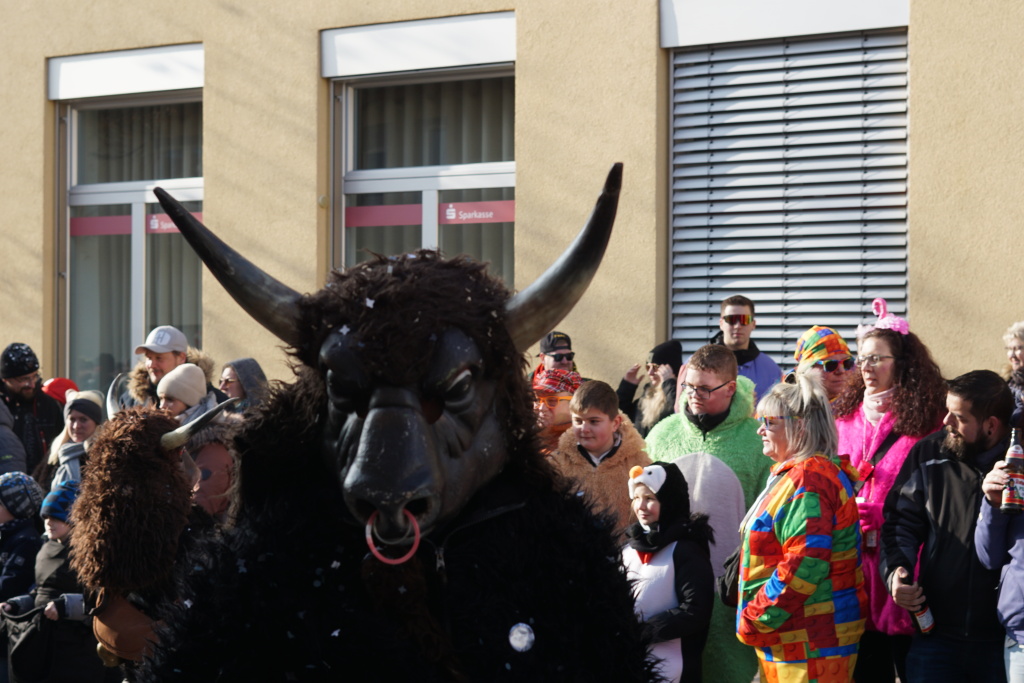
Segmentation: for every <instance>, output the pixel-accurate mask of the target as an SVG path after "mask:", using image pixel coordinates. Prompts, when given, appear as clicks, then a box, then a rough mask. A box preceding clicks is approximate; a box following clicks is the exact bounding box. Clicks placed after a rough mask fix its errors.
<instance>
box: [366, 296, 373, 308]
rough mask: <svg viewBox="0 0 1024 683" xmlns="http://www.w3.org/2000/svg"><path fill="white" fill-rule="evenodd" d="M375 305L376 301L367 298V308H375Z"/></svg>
mask: <svg viewBox="0 0 1024 683" xmlns="http://www.w3.org/2000/svg"><path fill="white" fill-rule="evenodd" d="M373 304H374V301H373V299H371V298H369V297H367V298H366V307H367V308H373Z"/></svg>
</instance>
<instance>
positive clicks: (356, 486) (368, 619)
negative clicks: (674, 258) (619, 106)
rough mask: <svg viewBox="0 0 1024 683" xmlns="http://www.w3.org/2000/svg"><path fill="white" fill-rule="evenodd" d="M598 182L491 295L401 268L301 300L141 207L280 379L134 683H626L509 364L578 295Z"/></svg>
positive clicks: (596, 543)
mask: <svg viewBox="0 0 1024 683" xmlns="http://www.w3.org/2000/svg"><path fill="white" fill-rule="evenodd" d="M621 178H622V167H621V164H616V165H615V166H614V167H613V168H612V170H611V172H610V173H609V175H608V178H607V181H606V183H605V187H604V191H603V192H602V194H601V196H600V198H599V199H598V201H597V205H596V207H595V209H594V211H593V213H592V215H591V217H590V220H589V221H588V223H587V225H586V226H585V227H584V229H583V230H582V231H581V233H580V234H579V236H578V237H577V238H576V240H575V241H574V242H573V244H572V245H571V246H570V247H569V249H568V250H567V251H566V252H565V253H564V254H563V255H562V256H561V257H560V258H559V259H558V260H557V261H556V262H555V264H554V265H553V266H551V267H550V268H549V269H548V271H547V272H546V273H544V275H542V276H541V277H540V278H538V280H537V281H536V282H534V283H533V284H532V285H531V286H530V287H528V288H527V289H525V290H524V291H522V292H520V293H519V294H516V295H515V296H511V295H510V294H509V292H508V290H507V289H506V288H505V286H504V285H503V284H502V283H501V282H500V281H498V280H496V279H495V278H493V277H491V276H489V275H488V274H487V273H486V269H485V266H483V265H481V264H479V263H477V262H474V261H472V260H471V259H469V258H467V257H456V258H453V259H450V260H446V259H444V258H442V257H441V256H440V254H438V253H437V252H434V251H425V250H421V251H418V252H415V253H412V254H405V255H401V256H397V257H394V256H393V257H382V256H379V257H376V258H374V259H372V260H370V261H369V262H366V263H362V264H359V265H357V266H353V267H352V268H349V269H348V270H346V271H344V272H341V271H335V272H333V273H332V274H331V277H330V278H329V281H328V283H327V285H326V287H324V288H323V289H322V290H320V291H318V292H316V293H313V294H308V295H301V294H299V293H297V292H295V291H294V290H292V289H290V288H289V287H287V286H286V285H284V284H282V283H280V282H279V281H277V280H275V279H274V278H272V277H270V276H269V275H267V274H266V273H264V272H263V271H261V270H260V269H258V268H257V267H256V266H254V265H253V264H252V263H250V262H249V261H247V260H246V259H245V258H244V257H242V256H241V255H240V254H239V253H238V252H236V251H234V250H233V249H232V248H231V247H229V246H227V245H226V244H225V243H224V242H222V241H221V240H220V239H218V238H217V237H216V236H214V235H213V234H212V233H211V232H210V231H209V230H208V229H207V228H205V227H204V226H203V225H202V224H201V223H199V222H198V221H197V220H196V219H195V218H194V217H193V216H192V215H191V214H190V213H188V212H187V211H186V210H185V209H184V208H183V207H182V206H181V205H180V204H178V202H176V201H175V200H174V199H173V198H172V197H170V195H168V194H167V193H166V192H164V191H163V190H161V189H157V190H155V193H156V195H157V198H158V199H159V201H160V203H161V204H162V205H163V207H164V210H165V211H166V212H167V213H168V215H169V216H170V217H171V218H172V220H173V221H174V222H175V224H176V225H177V226H178V228H179V230H180V231H181V233H182V234H183V235H184V236H185V238H186V239H187V240H188V242H189V244H191V245H192V247H193V249H194V250H195V251H196V253H197V254H198V255H199V257H200V258H201V259H202V260H203V261H204V262H205V263H206V265H207V267H209V269H210V271H211V272H212V273H213V274H214V276H215V277H216V278H217V279H218V280H219V281H220V283H221V284H222V285H223V286H224V287H225V289H226V290H227V291H228V292H229V293H230V294H231V296H232V297H233V298H234V299H235V300H236V301H237V302H238V303H239V304H240V305H241V306H242V307H243V308H244V309H245V310H246V311H247V312H248V313H249V314H250V315H251V316H252V317H253V318H255V319H256V320H257V321H258V322H259V323H260V324H261V325H263V326H264V327H266V328H267V329H268V330H270V331H271V332H272V333H273V334H275V335H276V336H277V337H278V338H280V339H281V340H282V341H284V342H285V343H286V344H287V345H288V347H289V352H290V353H291V355H292V356H293V357H294V358H295V360H296V361H297V364H296V366H295V372H296V376H297V379H296V381H295V382H294V383H292V384H289V385H281V386H279V387H278V388H277V389H276V390H275V391H274V392H273V393H272V396H271V397H270V399H269V400H268V401H267V402H265V403H264V404H263V405H262V406H260V408H259V409H258V410H257V411H256V412H255V413H254V414H252V415H251V416H250V418H249V419H248V422H247V425H246V427H245V428H244V429H243V431H242V433H241V434H240V435H239V436H238V437H237V439H236V443H235V446H236V449H237V450H238V452H239V457H240V461H241V465H240V470H239V487H238V499H237V501H236V503H235V525H234V527H233V528H232V529H229V530H228V531H226V532H225V534H224V536H223V540H222V541H221V542H220V546H219V547H217V548H213V549H211V551H210V559H209V561H208V563H207V564H206V565H204V566H203V567H202V571H201V572H197V575H196V576H194V577H193V579H192V580H191V582H190V586H189V588H188V589H187V590H186V595H187V600H186V601H182V603H180V604H184V602H187V609H180V610H179V612H178V613H177V614H176V615H170V616H169V618H168V623H169V629H168V631H167V632H166V633H165V634H164V635H163V636H162V637H161V643H160V646H159V647H158V648H157V650H158V652H157V655H156V658H155V660H154V661H153V662H151V664H150V669H149V671H150V673H151V675H153V678H154V680H156V679H159V680H183V681H184V680H204V679H207V678H212V677H218V678H217V679H218V680H246V676H252V675H257V674H259V675H262V676H263V677H264V679H265V680H269V679H270V678H274V677H277V676H280V677H281V678H282V679H285V680H333V679H332V676H337V675H338V673H339V668H340V670H342V671H345V672H357V673H361V674H362V675H363V676H371V675H372V676H373V677H374V678H376V679H377V680H404V678H405V677H415V678H416V679H417V680H499V679H505V680H542V679H546V678H552V677H556V676H557V677H558V678H559V679H561V680H575V679H577V678H579V679H581V680H582V679H585V680H590V679H593V678H595V677H598V678H602V677H607V676H609V675H611V676H613V677H615V678H617V679H621V680H646V679H647V678H648V677H649V676H650V673H651V672H650V666H649V664H647V663H646V662H645V652H646V647H645V643H644V639H643V637H642V635H641V632H640V629H639V626H638V624H637V622H636V620H635V618H634V616H633V613H632V598H631V594H630V590H629V586H628V583H627V582H626V581H625V578H624V576H623V575H622V572H621V571H620V569H619V566H618V554H617V549H616V548H615V545H614V541H613V540H612V538H611V533H610V524H609V522H608V520H605V519H603V518H601V517H599V516H596V515H595V514H594V513H593V512H592V511H590V510H589V509H588V508H586V506H585V503H583V502H582V500H581V499H579V498H577V497H574V496H570V495H568V494H567V493H566V490H565V489H564V487H563V485H562V484H561V483H560V482H557V481H556V479H555V477H554V475H553V473H552V471H551V470H550V469H549V466H548V465H547V463H546V461H545V460H544V458H543V456H541V455H540V453H539V451H538V450H537V447H536V443H535V429H536V428H535V420H534V417H533V413H532V410H531V392H530V388H529V385H528V383H527V381H526V379H525V369H526V367H525V360H524V358H523V352H524V351H526V350H527V349H528V348H529V347H530V346H531V345H532V344H533V343H535V342H536V341H537V340H539V339H540V338H541V337H542V336H543V335H544V334H546V333H547V332H548V331H550V330H551V329H552V328H553V327H554V326H555V324H557V323H558V322H559V321H560V320H561V319H562V318H563V317H564V316H565V315H566V314H567V313H568V312H569V311H570V310H571V309H572V307H573V306H574V305H575V303H576V302H577V301H578V300H579V299H580V297H581V296H582V295H583V293H584V291H585V289H586V287H587V286H588V284H589V282H590V280H591V279H592V277H593V276H594V274H595V272H596V270H597V267H598V265H599V264H600V262H601V259H602V257H603V254H604V251H605V248H606V246H607V244H608V240H609V237H610V234H611V229H612V224H613V222H614V218H615V212H616V207H617V203H618V194H619V189H620V186H621ZM364 539H365V540H364ZM366 543H368V544H369V546H370V551H371V555H370V556H366ZM359 546H361V547H362V550H361V551H359V550H358V547H359ZM297 557H301V561H295V559H296V558H297ZM254 565H258V566H259V571H256V570H255V569H253V567H254ZM236 594H237V595H242V596H245V597H244V598H241V599H239V600H234V599H233V597H232V596H233V595H236ZM239 626H244V629H243V630H242V631H238V630H237V627H239ZM232 629H234V632H228V631H232ZM300 632H301V634H302V635H301V637H299V636H298V634H299V633H300ZM271 647H274V648H278V650H279V651H278V652H276V653H275V655H276V657H277V659H278V660H279V661H280V664H279V668H276V669H273V670H271V669H268V668H267V666H268V661H267V660H266V659H260V655H261V653H262V652H263V648H271ZM282 648H283V650H282ZM253 658H256V660H257V661H256V662H255V663H254V662H253V661H250V660H252V659H253ZM276 661H277V660H275V662H276ZM275 665H276V664H275ZM332 672H333V673H332Z"/></svg>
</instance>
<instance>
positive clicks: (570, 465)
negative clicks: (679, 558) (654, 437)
mask: <svg viewBox="0 0 1024 683" xmlns="http://www.w3.org/2000/svg"><path fill="white" fill-rule="evenodd" d="M619 433H620V434H621V435H622V441H621V443H620V444H619V447H618V449H617V450H616V451H615V452H614V453H613V454H611V455H609V456H606V457H605V459H604V460H602V461H601V464H600V465H598V466H597V467H595V466H594V464H593V463H592V462H591V460H590V459H589V458H588V457H587V456H585V455H583V454H582V453H580V451H579V448H578V447H577V443H578V442H577V441H576V435H575V434H574V433H573V431H572V430H571V429H569V430H567V431H566V432H565V433H564V434H562V438H561V439H559V440H558V448H557V449H556V450H555V452H554V453H552V454H551V457H550V462H551V464H552V465H554V467H555V469H556V470H557V471H558V473H559V474H560V475H561V476H562V477H563V478H564V479H565V480H566V481H567V482H569V483H570V485H571V487H572V488H573V489H575V490H577V491H583V492H585V494H586V498H587V501H588V502H589V503H590V504H591V505H592V506H593V507H594V509H595V510H597V511H599V512H602V513H605V514H608V515H611V517H612V518H613V519H614V520H615V530H616V533H618V534H620V535H621V534H622V533H624V532H625V530H626V529H627V528H628V527H629V525H630V524H632V523H633V522H635V521H636V517H635V516H634V515H633V510H632V507H631V506H630V500H629V488H628V486H627V482H628V481H629V470H630V469H631V468H632V467H634V466H636V465H640V466H641V467H646V466H647V465H650V464H651V458H650V457H649V456H648V455H647V453H646V452H645V448H646V446H645V445H644V439H643V437H642V436H640V434H639V432H637V431H636V427H634V426H633V423H632V422H630V421H629V418H628V417H626V416H625V415H622V424H621V425H620V426H619Z"/></svg>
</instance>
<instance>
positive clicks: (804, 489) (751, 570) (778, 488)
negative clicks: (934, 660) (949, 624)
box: [736, 373, 867, 683]
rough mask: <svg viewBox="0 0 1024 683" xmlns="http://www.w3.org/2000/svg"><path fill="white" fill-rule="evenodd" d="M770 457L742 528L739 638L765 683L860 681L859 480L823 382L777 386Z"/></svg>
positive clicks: (768, 431)
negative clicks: (840, 452) (840, 441)
mask: <svg viewBox="0 0 1024 683" xmlns="http://www.w3.org/2000/svg"><path fill="white" fill-rule="evenodd" d="M758 414H759V415H760V416H761V417H760V419H761V426H760V428H759V429H758V434H760V436H761V441H762V443H763V444H764V454H765V455H767V456H768V457H770V458H771V459H773V460H774V461H775V462H776V464H775V466H774V467H773V468H772V474H771V477H770V478H769V480H768V485H767V486H766V487H765V490H764V491H763V492H762V493H761V495H760V496H759V497H758V499H757V500H756V501H755V502H754V504H753V506H752V507H751V508H750V510H749V511H748V512H747V516H746V517H745V518H744V520H743V524H742V526H741V533H742V534H743V551H742V556H741V563H740V586H739V589H740V604H739V609H738V610H737V613H736V630H737V637H738V638H739V639H740V641H742V642H743V643H745V644H747V645H752V646H754V648H755V651H756V652H757V656H758V661H759V663H760V666H761V681H762V682H763V683H780V682H783V681H784V682H786V683H790V682H793V681H809V682H816V683H824V682H825V681H828V682H829V683H832V682H843V683H848V682H849V681H851V680H852V678H853V669H854V666H855V664H856V661H857V645H858V643H859V641H860V636H861V634H862V633H863V632H864V616H865V614H866V613H867V595H866V593H865V590H864V575H863V574H862V572H861V566H860V565H861V559H860V547H861V546H860V542H861V541H860V526H859V524H858V516H857V504H856V502H855V495H856V494H855V489H854V482H855V481H856V479H857V475H856V473H855V472H854V471H853V469H852V468H850V467H849V463H848V462H842V463H841V462H840V461H839V458H838V457H837V456H835V455H833V454H834V453H835V452H836V443H837V436H836V429H835V424H834V422H833V419H832V411H831V409H830V408H829V403H828V398H827V397H826V395H825V392H824V389H823V388H822V386H821V381H820V379H818V378H817V377H814V376H810V375H805V374H803V373H800V374H798V375H797V383H796V384H776V385H775V386H773V387H772V389H771V391H769V393H768V394H767V395H766V396H765V397H764V398H762V399H761V402H760V403H759V404H758Z"/></svg>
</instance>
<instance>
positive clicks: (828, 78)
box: [670, 30, 907, 367]
mask: <svg viewBox="0 0 1024 683" xmlns="http://www.w3.org/2000/svg"><path fill="white" fill-rule="evenodd" d="M672 88H673V90H672V98H673V99H672V106H673V114H672V126H673V129H672V134H673V137H672V167H671V173H672V193H671V196H672V199H671V202H672V203H671V226H672V227H671V230H672V239H671V249H672V253H671V259H672V262H671V282H670V286H671V329H672V334H673V337H675V338H677V339H681V340H683V343H684V349H685V351H686V352H688V353H689V352H692V351H694V350H695V349H696V348H698V347H699V346H701V345H702V344H704V343H706V342H707V341H708V340H709V339H710V338H711V336H713V335H714V334H715V333H716V332H717V331H718V317H719V310H720V309H719V305H720V302H721V301H722V300H723V299H725V298H727V297H729V296H731V295H734V294H743V295H745V296H747V297H749V298H750V299H752V300H753V301H754V302H755V305H756V309H757V310H756V318H757V324H758V327H757V330H756V331H755V332H754V335H753V337H754V340H755V341H756V342H757V344H758V346H759V347H760V348H761V350H762V351H764V352H766V353H768V354H770V355H771V356H773V357H774V358H775V359H776V360H777V361H779V362H780V363H782V364H783V366H784V367H787V366H789V365H791V364H792V353H793V349H794V347H795V344H796V340H797V338H798V337H799V336H800V335H801V333H803V331H804V330H806V329H807V328H808V327H810V326H812V325H828V326H831V327H835V328H837V329H838V330H839V331H840V332H841V333H842V334H843V336H844V337H845V338H846V339H847V341H848V342H850V343H851V345H852V343H853V341H854V330H855V328H856V326H857V325H858V324H859V323H861V322H868V321H871V320H873V319H874V316H873V315H872V313H871V301H872V299H874V298H875V297H879V296H881V297H885V298H886V299H887V300H888V302H889V310H891V311H893V312H895V313H897V314H899V315H906V299H907V265H906V261H907V248H906V247H907V228H906V224H907V194H906V183H907V144H906V143H907V141H906V138H907V38H906V31H905V30H901V31H890V32H874V33H858V34H854V35H850V34H847V35H841V36H829V37H817V38H810V39H786V40H777V41H770V42H760V43H756V44H743V45H732V44H730V45H718V46H712V47H705V48H702V49H698V50H691V49H686V50H678V51H676V52H674V54H673V77H672Z"/></svg>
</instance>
